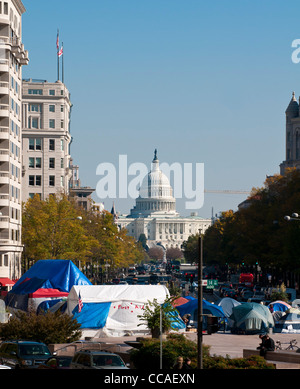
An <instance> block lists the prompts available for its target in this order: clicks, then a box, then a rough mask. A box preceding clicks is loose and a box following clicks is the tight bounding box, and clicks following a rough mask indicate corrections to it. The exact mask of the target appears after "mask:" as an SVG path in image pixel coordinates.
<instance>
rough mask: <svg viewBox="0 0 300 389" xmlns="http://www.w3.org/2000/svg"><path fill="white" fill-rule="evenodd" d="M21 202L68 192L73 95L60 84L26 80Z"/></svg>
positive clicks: (23, 113) (24, 83)
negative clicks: (71, 96) (34, 197)
mask: <svg viewBox="0 0 300 389" xmlns="http://www.w3.org/2000/svg"><path fill="white" fill-rule="evenodd" d="M22 95H23V100H22V152H23V178H22V191H23V194H22V200H23V201H24V202H26V201H27V200H28V199H29V198H32V197H33V196H34V195H35V194H38V195H39V196H40V197H41V199H42V200H45V199H46V198H48V197H49V195H51V194H57V193H66V194H68V193H69V182H70V179H71V177H72V173H71V171H70V167H69V164H70V144H71V140H72V138H71V135H70V116H71V108H72V104H71V101H70V93H69V91H68V89H67V88H66V86H65V85H64V84H63V83H62V82H61V81H57V82H54V83H53V82H52V83H51V82H47V81H43V80H32V79H29V80H23V86H22Z"/></svg>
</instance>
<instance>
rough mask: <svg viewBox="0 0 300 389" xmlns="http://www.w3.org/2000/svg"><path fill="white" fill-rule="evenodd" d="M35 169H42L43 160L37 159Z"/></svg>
mask: <svg viewBox="0 0 300 389" xmlns="http://www.w3.org/2000/svg"><path fill="white" fill-rule="evenodd" d="M35 167H36V168H37V169H40V168H41V167H42V158H36V159H35Z"/></svg>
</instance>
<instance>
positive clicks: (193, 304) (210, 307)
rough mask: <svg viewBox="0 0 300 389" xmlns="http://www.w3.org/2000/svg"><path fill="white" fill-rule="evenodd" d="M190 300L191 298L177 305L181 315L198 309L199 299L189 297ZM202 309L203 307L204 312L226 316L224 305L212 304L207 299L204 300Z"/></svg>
mask: <svg viewBox="0 0 300 389" xmlns="http://www.w3.org/2000/svg"><path fill="white" fill-rule="evenodd" d="M185 298H187V297H185ZM189 300H190V301H189V302H187V303H185V304H182V305H179V306H177V307H176V309H177V310H178V312H179V314H180V316H181V317H182V316H183V315H185V314H187V313H189V314H192V313H193V312H194V311H195V310H196V309H198V299H195V298H193V297H189ZM202 309H203V312H202V313H203V314H211V315H213V316H217V317H225V313H224V311H223V309H222V307H219V306H218V305H215V304H212V303H210V302H208V301H206V300H203V301H202Z"/></svg>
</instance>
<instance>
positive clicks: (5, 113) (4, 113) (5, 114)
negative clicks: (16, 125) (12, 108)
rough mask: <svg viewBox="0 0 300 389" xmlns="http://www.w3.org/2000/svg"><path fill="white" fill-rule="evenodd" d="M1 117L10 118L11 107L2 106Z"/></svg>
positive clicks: (0, 105)
mask: <svg viewBox="0 0 300 389" xmlns="http://www.w3.org/2000/svg"><path fill="white" fill-rule="evenodd" d="M0 117H9V105H8V104H0Z"/></svg>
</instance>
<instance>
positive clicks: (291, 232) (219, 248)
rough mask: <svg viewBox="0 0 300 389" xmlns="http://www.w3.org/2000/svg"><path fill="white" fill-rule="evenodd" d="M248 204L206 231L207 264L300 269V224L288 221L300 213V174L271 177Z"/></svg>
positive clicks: (225, 214)
mask: <svg viewBox="0 0 300 389" xmlns="http://www.w3.org/2000/svg"><path fill="white" fill-rule="evenodd" d="M245 205H246V206H245V207H241V208H240V209H239V210H238V211H236V212H233V211H227V212H223V213H222V214H221V216H220V218H219V219H218V220H217V221H216V222H215V223H214V224H213V225H212V226H211V227H210V228H209V229H208V230H207V231H206V233H205V236H204V261H205V262H206V263H207V264H211V263H218V264H221V265H222V264H226V263H232V264H241V263H245V264H247V265H254V264H256V263H257V262H258V263H259V264H260V265H261V266H263V267H270V266H271V267H278V268H282V269H285V270H290V271H295V270H300V223H299V222H297V221H295V222H288V221H286V220H285V219H284V216H285V215H291V214H292V213H293V212H299V213H300V172H299V171H298V170H295V169H291V170H289V171H287V172H286V174H285V175H274V176H272V177H268V178H267V179H266V181H265V183H264V187H262V188H257V189H253V190H252V193H251V195H250V197H249V198H248V200H247V203H246V204H245Z"/></svg>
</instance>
